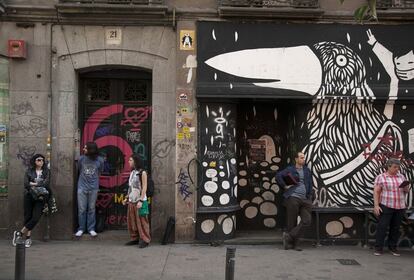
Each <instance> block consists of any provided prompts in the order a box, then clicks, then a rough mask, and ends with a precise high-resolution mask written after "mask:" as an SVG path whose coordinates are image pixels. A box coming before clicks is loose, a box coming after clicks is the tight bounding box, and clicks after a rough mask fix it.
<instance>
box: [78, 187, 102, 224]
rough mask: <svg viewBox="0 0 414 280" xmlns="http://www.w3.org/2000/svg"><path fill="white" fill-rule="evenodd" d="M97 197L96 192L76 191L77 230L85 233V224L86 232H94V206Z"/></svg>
mask: <svg viewBox="0 0 414 280" xmlns="http://www.w3.org/2000/svg"><path fill="white" fill-rule="evenodd" d="M97 197H98V190H93V191H86V190H79V189H78V222H79V229H78V230H81V231H85V225H86V224H87V229H88V231H91V230H95V224H96V217H95V204H96V198H97Z"/></svg>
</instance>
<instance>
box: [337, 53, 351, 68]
mask: <svg viewBox="0 0 414 280" xmlns="http://www.w3.org/2000/svg"><path fill="white" fill-rule="evenodd" d="M336 64H338V65H339V66H341V67H344V66H346V65H347V64H348V59H347V58H346V56H344V55H343V54H340V55H338V56H337V57H336Z"/></svg>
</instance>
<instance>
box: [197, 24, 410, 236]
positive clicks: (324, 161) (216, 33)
mask: <svg viewBox="0 0 414 280" xmlns="http://www.w3.org/2000/svg"><path fill="white" fill-rule="evenodd" d="M412 30H414V26H413V25H400V26H379V25H375V26H367V25H364V26H357V25H334V24H330V25H324V24H318V25H316V24H315V25H311V24H306V25H301V24H297V25H295V24H290V25H285V24H270V23H269V24H266V23H263V24H236V23H216V22H215V23H213V22H203V23H200V24H199V25H198V34H199V44H198V55H197V59H198V68H197V77H198V82H197V95H198V96H199V97H214V98H218V97H223V98H232V97H233V98H234V97H237V98H249V99H255V100H257V99H258V98H270V97H271V98H272V100H273V101H271V103H273V104H275V105H276V104H280V102H281V100H282V99H287V100H289V102H290V105H291V106H292V107H291V108H292V110H291V112H289V113H287V114H290V115H291V118H292V119H293V122H294V126H293V127H294V129H293V131H289V133H288V134H286V141H288V142H294V144H293V146H295V148H294V149H295V150H296V149H299V150H303V151H304V152H305V154H306V157H307V164H308V165H309V166H310V168H311V169H312V172H313V181H314V188H315V190H316V194H317V198H316V200H315V202H314V204H315V205H319V206H320V207H363V206H372V204H373V201H372V191H373V181H374V178H375V176H377V175H378V174H379V173H381V172H383V165H384V163H385V161H386V160H387V159H388V158H390V157H397V158H399V159H401V161H402V162H403V165H402V169H401V172H402V173H403V174H404V175H405V176H406V177H407V178H409V179H413V177H414V165H413V160H414V123H413V121H412V118H411V117H410V116H411V115H412V112H413V109H414V103H413V101H414V53H413V49H414V37H412V36H411V33H412ZM295 100H301V101H306V100H308V102H307V103H305V102H295ZM256 104H257V103H256ZM256 109H257V110H258V111H259V110H260V108H259V106H257V107H256ZM246 125H248V124H246ZM242 129H243V128H240V130H242ZM253 145H255V147H259V148H260V145H261V144H260V141H259V142H256V143H253ZM290 152H292V150H291V151H290ZM251 156H253V157H255V156H258V157H260V151H256V152H253V154H252V155H251ZM239 169H240V167H239ZM240 179H241V178H240ZM239 183H240V181H239ZM412 203H413V193H412V191H411V193H410V194H409V195H408V196H407V205H408V207H411V206H412ZM243 206H244V205H241V207H243ZM333 224H335V223H332V224H331V225H333ZM348 224H349V223H348ZM338 225H339V223H338ZM332 228H335V227H333V226H330V228H329V229H330V230H332ZM332 232H334V230H333V231H332Z"/></svg>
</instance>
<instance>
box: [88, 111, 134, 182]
mask: <svg viewBox="0 0 414 280" xmlns="http://www.w3.org/2000/svg"><path fill="white" fill-rule="evenodd" d="M123 108H124V107H123V106H122V105H120V104H115V105H110V106H106V107H103V108H101V109H99V110H97V111H96V112H95V113H93V114H92V116H91V117H90V118H89V120H88V121H87V122H86V124H85V127H84V129H83V138H82V145H85V143H86V142H89V141H95V142H96V144H97V145H98V147H99V148H103V147H106V146H113V145H114V143H117V144H118V145H117V147H118V148H119V149H120V150H121V152H122V153H123V154H124V162H128V159H129V157H130V156H131V155H132V149H131V146H130V145H129V144H128V142H126V141H125V140H124V139H122V138H121V137H119V136H115V135H106V136H103V137H100V138H98V139H94V135H95V132H96V130H97V129H98V126H99V125H100V123H101V122H103V121H104V120H105V119H106V118H109V117H111V116H112V115H116V114H120V113H122V111H123ZM128 172H129V167H128V164H125V165H124V169H123V170H122V171H121V172H120V173H119V174H116V175H113V176H102V177H101V180H100V185H101V186H103V187H106V188H113V187H116V186H118V185H122V184H124V183H125V182H126V181H127V179H128V178H127V177H125V176H122V173H128Z"/></svg>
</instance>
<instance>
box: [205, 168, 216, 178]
mask: <svg viewBox="0 0 414 280" xmlns="http://www.w3.org/2000/svg"><path fill="white" fill-rule="evenodd" d="M206 176H207V178H214V177H216V176H217V170H215V169H212V168H210V169H207V170H206Z"/></svg>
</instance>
